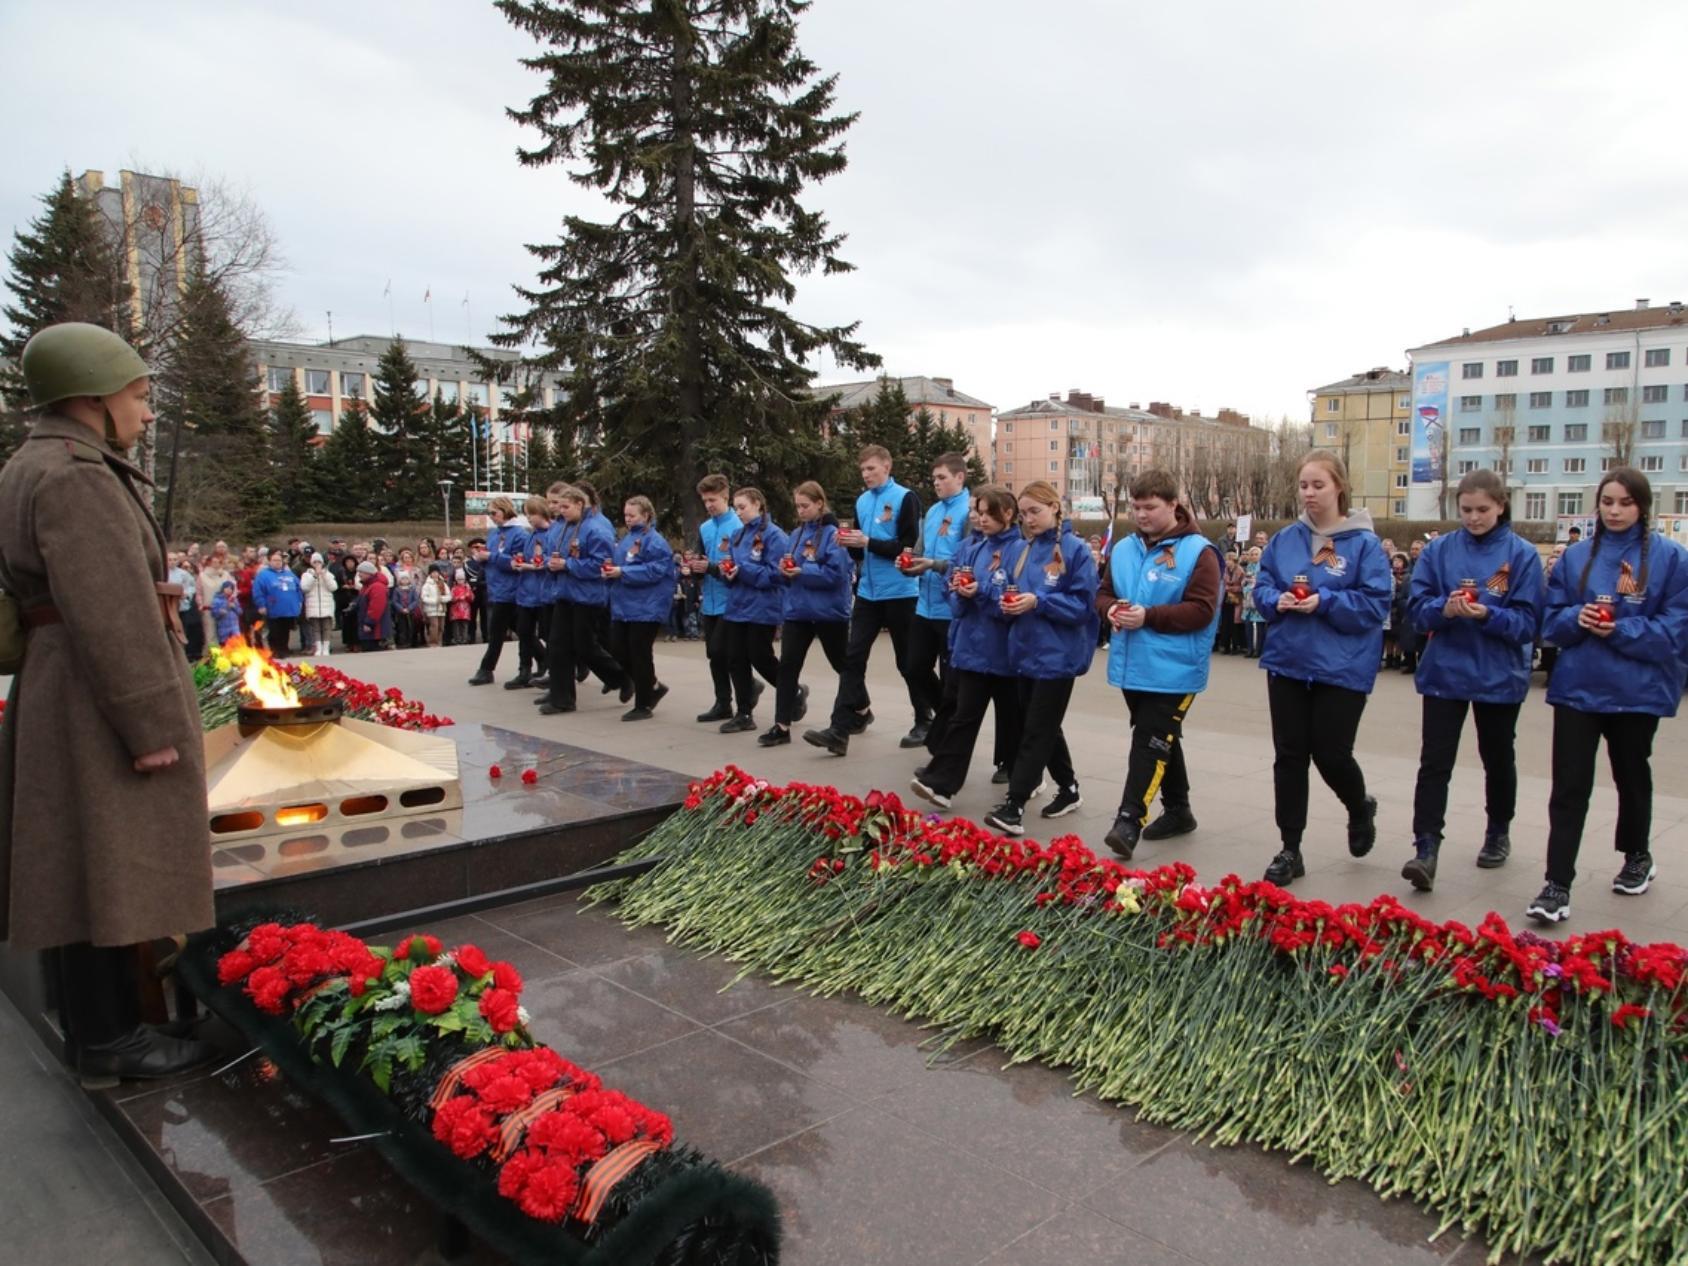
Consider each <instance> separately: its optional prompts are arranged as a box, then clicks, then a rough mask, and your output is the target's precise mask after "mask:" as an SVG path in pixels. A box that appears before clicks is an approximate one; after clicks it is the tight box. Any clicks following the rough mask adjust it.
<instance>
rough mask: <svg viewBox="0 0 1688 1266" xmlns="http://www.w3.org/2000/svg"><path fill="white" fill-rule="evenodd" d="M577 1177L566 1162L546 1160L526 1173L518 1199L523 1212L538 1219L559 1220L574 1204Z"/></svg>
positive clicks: (577, 1191)
mask: <svg viewBox="0 0 1688 1266" xmlns="http://www.w3.org/2000/svg"><path fill="white" fill-rule="evenodd" d="M579 1191H580V1180H579V1179H578V1178H576V1177H575V1173H574V1169H573V1168H572V1167H571V1166H568V1165H560V1164H546V1165H541V1166H539V1167H538V1168H536V1169H534V1170H533V1172H532V1173H531V1174H529V1175H528V1180H527V1185H526V1186H524V1187H523V1188H522V1194H521V1198H520V1199H519V1200H518V1201H517V1203H518V1204H519V1205H520V1206H521V1210H522V1212H523V1213H525V1214H527V1215H528V1217H530V1218H537V1219H539V1220H540V1221H541V1222H561V1221H562V1220H563V1219H564V1218H565V1217H567V1216H568V1211H569V1209H571V1208H572V1207H573V1206H574V1198H575V1196H576V1195H577V1194H578V1193H579Z"/></svg>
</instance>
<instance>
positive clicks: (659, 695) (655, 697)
mask: <svg viewBox="0 0 1688 1266" xmlns="http://www.w3.org/2000/svg"><path fill="white" fill-rule="evenodd" d="M667 694H668V687H667V686H665V685H663V684H662V683H661V682H660V681H659V682H657V683H656V689H655V690H653V691H651V711H653V712H654V711H656V705H657V704H659V703H661V702H662V701H663V699H664V697H665V696H666V695H667Z"/></svg>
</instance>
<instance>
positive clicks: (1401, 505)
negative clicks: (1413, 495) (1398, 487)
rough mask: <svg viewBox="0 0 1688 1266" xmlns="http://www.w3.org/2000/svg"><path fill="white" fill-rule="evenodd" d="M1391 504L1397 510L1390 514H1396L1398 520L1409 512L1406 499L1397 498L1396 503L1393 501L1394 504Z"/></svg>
mask: <svg viewBox="0 0 1688 1266" xmlns="http://www.w3.org/2000/svg"><path fill="white" fill-rule="evenodd" d="M1390 504H1391V505H1393V506H1394V507H1395V508H1394V509H1393V510H1392V511H1390V513H1392V514H1394V515H1395V516H1396V517H1397V518H1399V517H1400V516H1402V515H1405V514H1406V512H1407V503H1406V501H1405V500H1404V499H1403V498H1400V497H1397V498H1396V499H1395V500H1394V501H1393V502H1391V503H1390Z"/></svg>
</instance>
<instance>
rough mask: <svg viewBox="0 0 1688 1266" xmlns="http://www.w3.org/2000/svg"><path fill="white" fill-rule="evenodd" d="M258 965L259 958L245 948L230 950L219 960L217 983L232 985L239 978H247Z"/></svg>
mask: <svg viewBox="0 0 1688 1266" xmlns="http://www.w3.org/2000/svg"><path fill="white" fill-rule="evenodd" d="M257 965H258V963H257V960H256V959H254V958H253V957H252V955H250V954H248V953H247V952H246V951H245V950H230V951H229V952H228V953H227V954H224V955H223V956H222V957H221V958H219V959H218V960H217V983H218V984H219V985H232V984H234V982H235V981H237V980H245V979H246V978H247V977H248V976H249V975H251V974H252V969H253V968H254V967H256V966H257Z"/></svg>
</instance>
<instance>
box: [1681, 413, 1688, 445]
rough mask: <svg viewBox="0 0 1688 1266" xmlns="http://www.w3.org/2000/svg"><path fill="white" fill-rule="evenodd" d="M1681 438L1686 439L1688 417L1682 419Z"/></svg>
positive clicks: (1687, 438)
mask: <svg viewBox="0 0 1688 1266" xmlns="http://www.w3.org/2000/svg"><path fill="white" fill-rule="evenodd" d="M1682 438H1683V439H1685V440H1688V418H1683V419H1682Z"/></svg>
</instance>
